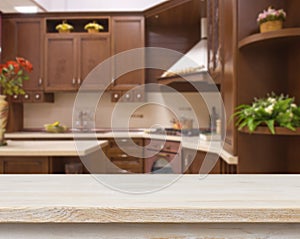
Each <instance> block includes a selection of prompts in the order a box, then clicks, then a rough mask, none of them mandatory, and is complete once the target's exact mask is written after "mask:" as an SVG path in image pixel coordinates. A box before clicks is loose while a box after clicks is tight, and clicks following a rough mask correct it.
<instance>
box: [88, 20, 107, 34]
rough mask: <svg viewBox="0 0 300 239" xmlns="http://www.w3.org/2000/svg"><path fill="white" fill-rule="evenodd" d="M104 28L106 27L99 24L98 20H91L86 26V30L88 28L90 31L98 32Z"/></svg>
mask: <svg viewBox="0 0 300 239" xmlns="http://www.w3.org/2000/svg"><path fill="white" fill-rule="evenodd" d="M103 29H104V27H103V26H102V25H100V24H98V23H97V22H96V21H93V22H90V23H88V24H86V25H85V26H84V30H87V31H88V32H89V33H97V32H99V31H100V30H103Z"/></svg>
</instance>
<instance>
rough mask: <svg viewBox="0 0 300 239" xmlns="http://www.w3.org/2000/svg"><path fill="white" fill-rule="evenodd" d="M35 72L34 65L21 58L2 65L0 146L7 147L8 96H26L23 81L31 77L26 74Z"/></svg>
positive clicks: (0, 82)
mask: <svg viewBox="0 0 300 239" xmlns="http://www.w3.org/2000/svg"><path fill="white" fill-rule="evenodd" d="M32 70H33V67H32V64H31V63H30V62H29V61H28V60H26V59H24V58H21V57H17V58H16V60H15V61H12V60H11V61H7V62H6V63H5V64H2V65H0V86H1V92H2V94H1V95H0V146H1V145H5V144H6V142H5V140H4V133H5V131H6V124H7V118H8V102H7V101H6V100H5V98H6V96H7V95H20V94H25V91H24V90H23V81H24V80H28V79H29V77H28V75H27V74H26V72H31V71H32Z"/></svg>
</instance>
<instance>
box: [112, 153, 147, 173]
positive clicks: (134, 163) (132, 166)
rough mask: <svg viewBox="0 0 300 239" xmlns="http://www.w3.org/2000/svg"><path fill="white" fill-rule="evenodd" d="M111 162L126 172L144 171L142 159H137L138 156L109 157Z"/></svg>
mask: <svg viewBox="0 0 300 239" xmlns="http://www.w3.org/2000/svg"><path fill="white" fill-rule="evenodd" d="M110 160H111V162H112V163H113V164H114V165H115V166H117V167H118V168H120V169H121V170H125V171H126V172H128V173H143V172H144V165H143V162H144V160H143V159H138V158H131V157H126V158H114V157H111V158H110ZM107 173H110V172H107Z"/></svg>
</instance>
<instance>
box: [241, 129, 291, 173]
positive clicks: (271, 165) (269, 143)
mask: <svg viewBox="0 0 300 239" xmlns="http://www.w3.org/2000/svg"><path fill="white" fill-rule="evenodd" d="M238 138H239V147H238V157H239V164H238V173H287V163H286V162H287V160H288V159H287V155H286V147H287V144H288V141H286V138H285V137H284V136H279V137H276V136H275V137H274V136H265V135H248V134H244V133H239V136H238Z"/></svg>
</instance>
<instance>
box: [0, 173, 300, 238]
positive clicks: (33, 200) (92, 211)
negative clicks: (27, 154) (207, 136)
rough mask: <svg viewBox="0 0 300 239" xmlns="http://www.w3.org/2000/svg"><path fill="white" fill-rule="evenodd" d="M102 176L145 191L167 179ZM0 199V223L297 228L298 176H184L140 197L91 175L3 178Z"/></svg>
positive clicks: (299, 215) (299, 207)
mask: <svg viewBox="0 0 300 239" xmlns="http://www.w3.org/2000/svg"><path fill="white" fill-rule="evenodd" d="M101 177H102V178H103V179H104V178H105V179H106V180H107V181H109V180H111V182H113V181H114V182H116V181H118V182H119V183H121V184H124V185H125V184H126V186H128V188H130V187H131V186H135V187H138V188H140V189H143V188H147V185H148V184H149V183H150V184H159V183H160V182H161V181H163V180H164V179H165V178H166V177H169V175H102V176H101ZM0 193H1V197H0V205H1V206H0V223H39V224H40V223H252V224H254V223H300V176H299V175H209V176H207V177H201V175H183V176H182V177H180V178H179V179H178V180H177V181H175V182H174V183H171V184H169V185H166V187H164V188H162V189H161V190H158V191H156V192H153V193H141V194H131V193H122V192H119V191H114V190H112V189H110V188H108V187H106V186H104V185H103V184H102V183H101V182H99V181H97V180H96V179H95V177H93V176H92V175H1V176H0ZM222 238H223V237H222ZM251 238H252V237H251Z"/></svg>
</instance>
